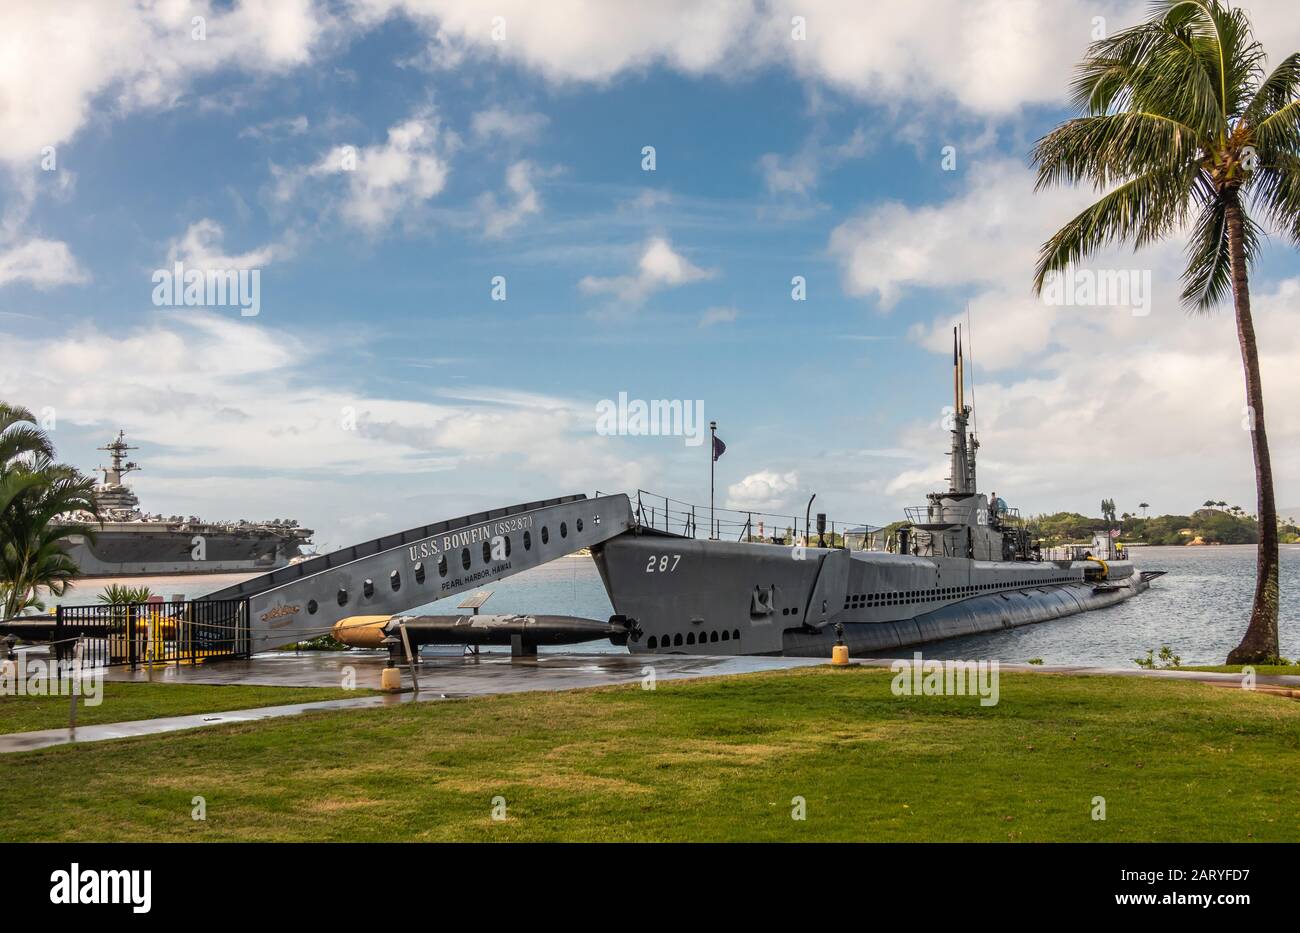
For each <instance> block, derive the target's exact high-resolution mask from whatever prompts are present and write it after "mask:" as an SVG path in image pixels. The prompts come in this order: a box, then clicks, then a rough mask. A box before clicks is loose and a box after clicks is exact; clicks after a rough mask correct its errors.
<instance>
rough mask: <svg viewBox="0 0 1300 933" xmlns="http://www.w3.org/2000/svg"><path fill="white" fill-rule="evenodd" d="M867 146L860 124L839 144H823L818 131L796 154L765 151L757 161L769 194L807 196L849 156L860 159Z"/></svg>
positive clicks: (848, 158)
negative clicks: (823, 177) (825, 174)
mask: <svg viewBox="0 0 1300 933" xmlns="http://www.w3.org/2000/svg"><path fill="white" fill-rule="evenodd" d="M868 148H869V145H868V140H867V134H866V132H865V131H864V130H863V129H862V128H861V127H859V128H858V129H856V130H855V131H854V132H853V134H852V135H851V136H850V137H849V138H848V139H846V140H845V141H844V142H842V143H838V144H836V145H827V144H825V143H823V142H822V141H821V140H820V138H819V134H818V135H814V136H813V137H811V138H810V139H809V140H808V142H807V143H806V144H805V145H804V146H803V148H802V149H800V150H799V151H798V152H796V153H795V154H793V155H789V156H783V155H780V154H778V153H775V152H768V153H765V154H764V155H762V156H761V157H760V158H759V160H758V168H759V172H760V173H761V174H762V176H763V184H764V186H765V187H766V188H767V191H768V193H769V194H795V195H800V196H806V195H808V194H811V193H812V190H813V189H814V188H815V187H817V182H818V181H819V179H820V178H821V176H822V175H823V174H824V173H825V172H827V171H830V170H831V169H834V168H836V167H837V166H839V165H841V164H842V163H844V162H846V161H848V160H850V159H858V158H861V157H862V156H864V155H866V153H867V150H868Z"/></svg>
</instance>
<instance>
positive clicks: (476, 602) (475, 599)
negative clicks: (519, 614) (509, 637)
mask: <svg viewBox="0 0 1300 933" xmlns="http://www.w3.org/2000/svg"><path fill="white" fill-rule="evenodd" d="M491 598H492V590H478V591H476V592H473V593H470V594H469V595H468V596H466V597H465V598H464V599H462V600H461V601H460V605H458V606H457V607H456V608H457V609H468V610H469V611H470V613H471V614H472V615H478V611H479V610H480V609H482V608H483V604H484V603H485V602H487V601H488V600H489V599H491ZM513 648H514V645H513V644H512V645H511V649H513ZM465 654H468V655H472V656H473V657H476V658H477V657H478V645H466V646H465V650H464V651H463V652H462V655H465Z"/></svg>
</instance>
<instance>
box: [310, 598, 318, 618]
mask: <svg viewBox="0 0 1300 933" xmlns="http://www.w3.org/2000/svg"><path fill="white" fill-rule="evenodd" d="M319 608H320V606H319V605H317V603H316V600H314V599H309V600H307V614H308V615H312V616H314V615H315V614H316V610H317V609H319Z"/></svg>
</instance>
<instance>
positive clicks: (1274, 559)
mask: <svg viewBox="0 0 1300 933" xmlns="http://www.w3.org/2000/svg"><path fill="white" fill-rule="evenodd" d="M1263 65H1264V50H1263V48H1262V47H1261V46H1260V44H1259V43H1258V42H1256V41H1255V40H1254V38H1253V36H1252V33H1251V28H1250V21H1249V19H1248V18H1247V16H1246V14H1245V12H1243V11H1242V10H1240V9H1233V8H1231V7H1229V6H1227V5H1226V4H1225V3H1223V2H1221V0H1160V2H1158V3H1157V4H1156V5H1155V12H1154V13H1153V15H1152V17H1151V19H1150V20H1148V21H1147V22H1145V23H1142V24H1140V25H1138V26H1134V27H1132V28H1131V29H1126V30H1124V31H1122V32H1120V33H1117V34H1116V35H1114V36H1111V37H1109V38H1106V39H1102V40H1100V41H1098V42H1094V43H1093V44H1092V46H1090V47H1089V49H1088V52H1087V55H1086V57H1085V58H1084V61H1083V63H1082V65H1081V66H1080V69H1079V73H1078V76H1077V78H1076V80H1075V82H1074V85H1073V94H1074V102H1075V104H1076V105H1077V106H1078V108H1079V110H1080V111H1081V113H1082V114H1083V115H1082V116H1079V117H1077V118H1075V119H1072V120H1069V121H1067V122H1065V123H1063V124H1061V125H1060V126H1058V127H1057V128H1056V129H1054V130H1053V131H1052V132H1051V133H1049V134H1048V135H1047V136H1045V137H1043V138H1042V139H1041V140H1039V141H1038V144H1037V146H1036V147H1035V149H1034V161H1035V164H1036V165H1037V166H1038V187H1039V188H1044V187H1049V186H1052V185H1056V184H1062V183H1066V184H1072V183H1076V182H1080V181H1088V182H1091V183H1092V184H1093V185H1094V186H1095V187H1096V188H1097V189H1098V190H1107V189H1109V190H1108V192H1107V193H1106V194H1105V195H1104V196H1103V197H1102V198H1101V199H1100V200H1099V201H1097V202H1096V203H1095V204H1093V205H1092V206H1091V207H1089V208H1088V209H1087V210H1085V211H1083V213H1081V214H1079V215H1078V216H1077V217H1075V218H1074V219H1073V220H1071V221H1070V222H1069V223H1067V224H1066V225H1065V226H1064V227H1062V228H1061V229H1060V230H1059V231H1057V232H1056V234H1055V235H1053V236H1052V238H1051V239H1050V240H1048V241H1047V242H1046V243H1045V244H1043V248H1042V251H1041V252H1040V254H1039V259H1038V266H1037V270H1036V277H1035V280H1034V288H1035V290H1036V291H1039V292H1041V290H1042V288H1043V285H1044V279H1045V278H1046V276H1047V275H1048V274H1049V273H1056V274H1059V273H1061V272H1062V271H1064V270H1065V269H1066V268H1067V267H1069V266H1071V265H1072V264H1073V263H1075V262H1077V261H1079V260H1081V259H1083V258H1084V257H1085V256H1087V255H1089V254H1091V253H1093V252H1095V251H1096V250H1098V249H1100V248H1102V247H1104V246H1106V245H1108V244H1112V243H1118V242H1123V241H1130V240H1131V241H1132V242H1133V244H1134V246H1135V247H1141V246H1144V245H1146V244H1148V243H1152V242H1155V241H1156V240H1160V239H1163V238H1165V237H1167V236H1170V235H1172V234H1175V233H1180V232H1183V231H1185V230H1186V231H1187V232H1188V233H1189V234H1190V240H1189V242H1188V246H1187V268H1186V270H1185V271H1184V273H1183V284H1184V289H1183V294H1182V300H1183V302H1184V304H1186V305H1187V306H1188V307H1189V308H1191V309H1192V310H1195V311H1201V312H1205V311H1209V310H1210V309H1211V308H1213V307H1214V306H1215V305H1217V304H1218V303H1219V302H1221V301H1222V300H1224V299H1225V298H1227V296H1228V295H1229V293H1231V295H1232V298H1233V304H1234V308H1235V312H1236V323H1237V338H1238V343H1239V345H1240V350H1241V358H1242V365H1243V368H1244V370H1245V377H1246V379H1245V381H1246V404H1247V405H1248V406H1249V409H1248V411H1249V412H1250V414H1251V418H1250V421H1249V426H1250V429H1251V443H1252V451H1253V454H1254V460H1255V485H1256V489H1257V493H1258V499H1259V516H1260V536H1259V555H1258V561H1257V565H1256V581H1255V598H1254V602H1253V605H1252V608H1251V614H1250V623H1249V625H1248V626H1247V628H1246V634H1245V637H1243V638H1242V640H1241V643H1240V644H1239V645H1238V646H1237V647H1236V648H1235V649H1233V651H1232V652H1231V653H1230V654H1229V655H1228V661H1229V663H1258V662H1260V661H1264V660H1267V659H1271V658H1274V657H1277V655H1278V630H1277V615H1278V539H1277V507H1276V503H1275V501H1274V498H1273V466H1272V462H1271V461H1270V458H1269V450H1268V438H1267V435H1266V433H1265V429H1264V390H1263V386H1262V385H1261V382H1260V372H1259V352H1258V350H1257V349H1256V346H1255V327H1254V323H1253V321H1252V319H1251V313H1250V289H1249V282H1248V271H1249V266H1250V263H1251V262H1252V261H1253V260H1254V259H1255V257H1256V255H1257V252H1258V248H1259V237H1260V234H1261V232H1262V231H1261V228H1260V227H1259V226H1258V224H1257V223H1256V221H1255V220H1254V219H1252V217H1251V216H1250V214H1249V213H1247V207H1248V206H1249V207H1250V209H1251V211H1253V212H1257V213H1258V214H1259V215H1261V216H1263V217H1264V218H1266V219H1267V220H1268V221H1271V222H1272V223H1273V224H1274V225H1276V226H1277V227H1279V228H1280V229H1281V231H1282V232H1283V234H1284V235H1285V236H1286V238H1287V239H1288V240H1290V241H1291V242H1293V243H1297V244H1300V53H1293V54H1291V55H1288V56H1287V57H1286V58H1285V59H1283V60H1282V62H1281V63H1280V64H1279V65H1278V66H1277V67H1276V68H1274V69H1273V71H1272V72H1271V73H1269V74H1267V75H1266V74H1265V71H1264V67H1263ZM1189 227H1190V229H1189ZM1209 504H1210V503H1207V505H1209Z"/></svg>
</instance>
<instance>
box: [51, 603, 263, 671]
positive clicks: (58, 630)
mask: <svg viewBox="0 0 1300 933" xmlns="http://www.w3.org/2000/svg"><path fill="white" fill-rule="evenodd" d="M77 638H80V639H81V644H82V650H81V661H82V664H83V665H85V666H87V667H104V666H108V665H116V664H129V665H130V666H131V667H133V668H134V667H137V666H139V665H141V664H200V663H202V662H204V661H207V660H211V659H217V658H246V657H248V655H249V654H250V649H251V645H252V640H251V637H250V635H249V627H248V600H247V599H222V600H197V599H196V600H182V601H176V602H153V603H129V604H121V605H112V606H110V605H106V604H100V605H94V606H59V607H58V609H57V611H56V614H55V636H54V642H55V648H54V650H55V655H56V657H57V658H58V660H59V661H60V662H64V661H70V660H71V659H72V656H73V646H74V641H75V640H76V639H77Z"/></svg>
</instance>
